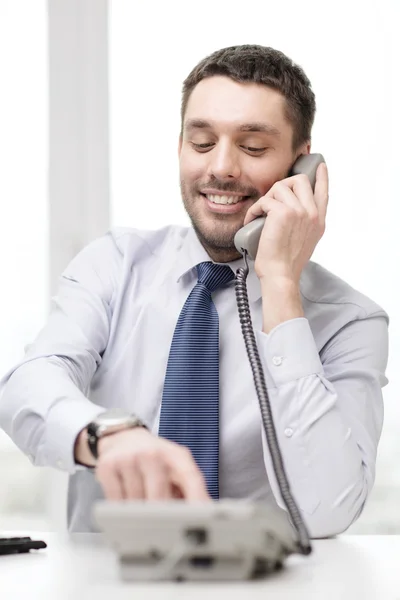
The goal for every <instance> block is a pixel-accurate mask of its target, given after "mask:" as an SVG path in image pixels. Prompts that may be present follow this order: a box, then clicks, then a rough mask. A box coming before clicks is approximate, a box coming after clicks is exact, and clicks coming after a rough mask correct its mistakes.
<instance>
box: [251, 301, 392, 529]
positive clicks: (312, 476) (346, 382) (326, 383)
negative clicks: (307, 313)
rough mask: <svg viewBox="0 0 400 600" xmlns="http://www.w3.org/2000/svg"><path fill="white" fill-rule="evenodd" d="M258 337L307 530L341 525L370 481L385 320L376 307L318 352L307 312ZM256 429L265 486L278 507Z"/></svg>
mask: <svg viewBox="0 0 400 600" xmlns="http://www.w3.org/2000/svg"><path fill="white" fill-rule="evenodd" d="M257 343H258V345H259V349H260V353H261V356H262V357H263V359H264V360H263V362H264V364H265V366H266V368H265V374H266V378H267V386H268V391H269V397H270V402H271V409H272V413H273V417H274V423H275V428H276V432H277V437H278V441H279V445H280V448H281V452H282V456H283V460H284V464H285V468H286V473H287V476H288V479H289V482H290V484H291V490H292V493H293V495H294V497H295V499H296V500H297V502H298V505H299V509H300V510H301V511H302V513H303V516H304V519H305V522H306V523H307V525H308V527H309V530H310V534H311V536H312V537H326V536H330V535H334V534H337V533H340V532H342V531H344V530H345V529H347V528H348V527H349V526H350V525H351V523H353V522H354V521H355V520H356V519H357V517H358V516H359V515H360V513H361V511H362V509H363V507H364V505H365V502H366V500H367V497H368V494H369V492H370V491H371V489H372V486H373V482H374V477H375V462H376V454H377V446H378V442H379V437H380V434H381V429H382V421H383V400H382V392H381V388H382V387H383V385H385V384H386V383H387V379H386V377H385V375H384V373H385V369H386V364H387V355H388V329H387V320H386V318H385V317H384V316H383V314H382V313H379V314H377V315H371V316H369V317H365V319H360V320H357V321H353V322H351V323H349V324H348V325H347V326H346V327H344V328H343V329H341V330H340V331H339V332H338V333H337V334H336V335H335V336H334V337H333V339H331V340H330V341H329V343H328V344H327V345H326V346H325V347H324V348H323V350H322V352H321V356H320V355H319V353H318V349H317V348H316V345H315V341H314V338H313V336H312V333H311V329H310V326H309V323H308V321H307V320H306V319H305V318H295V319H293V320H290V321H286V322H283V323H281V324H280V325H278V326H277V327H275V328H274V329H273V330H272V331H271V332H270V334H269V335H266V334H265V333H262V332H258V333H257ZM276 356H279V357H282V361H281V362H279V361H276V360H275V361H274V360H273V358H274V357H276ZM262 435H263V448H264V460H265V465H266V469H267V472H268V476H269V479H270V483H271V487H272V490H273V492H274V495H275V498H276V500H277V502H278V504H279V505H280V506H282V507H283V503H282V499H281V497H280V492H279V488H278V485H277V482H276V478H275V474H274V471H273V467H272V462H271V459H270V454H269V450H268V447H267V443H266V439H265V435H264V432H263V433H262Z"/></svg>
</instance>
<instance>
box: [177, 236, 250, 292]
mask: <svg viewBox="0 0 400 600" xmlns="http://www.w3.org/2000/svg"><path fill="white" fill-rule="evenodd" d="M204 261H211V262H215V261H213V260H212V259H211V257H210V256H209V254H208V253H207V252H206V250H205V249H204V247H203V246H202V245H201V243H200V241H199V239H198V237H197V235H196V232H195V231H194V229H193V227H189V228H188V230H187V234H186V236H185V237H184V239H183V241H182V244H181V246H180V248H179V250H178V256H177V260H176V263H175V269H174V273H175V276H176V281H177V282H179V281H180V280H181V279H183V278H184V277H186V276H189V277H193V271H194V269H195V267H196V265H198V264H199V263H201V262H204ZM248 263H249V274H248V275H247V279H246V285H247V292H248V296H249V300H250V301H251V302H255V301H256V300H258V299H259V298H261V286H260V281H259V279H258V277H257V275H256V272H255V271H254V261H252V260H249V261H248ZM220 264H224V265H228V266H229V267H231V269H232V271H233V272H234V273H236V271H237V269H238V268H239V267H242V266H244V260H243V259H242V258H239V259H238V260H234V261H230V262H227V263H220Z"/></svg>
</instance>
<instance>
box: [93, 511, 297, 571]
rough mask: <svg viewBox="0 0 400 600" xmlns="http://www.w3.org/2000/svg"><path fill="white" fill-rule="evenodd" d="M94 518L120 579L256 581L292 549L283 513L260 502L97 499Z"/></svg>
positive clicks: (292, 540)
mask: <svg viewBox="0 0 400 600" xmlns="http://www.w3.org/2000/svg"><path fill="white" fill-rule="evenodd" d="M94 516H95V520H96V521H97V523H98V525H99V527H100V529H101V530H102V531H103V533H104V535H105V538H106V539H107V541H109V542H110V543H111V545H112V546H113V548H114V550H115V551H116V553H117V556H118V561H119V570H120V576H121V578H122V579H123V580H125V581H156V580H162V581H166V580H168V581H186V580H188V581H235V580H245V579H256V578H261V577H265V576H267V575H268V574H270V573H273V572H275V571H277V570H279V569H281V568H282V567H283V566H284V563H285V560H286V558H287V557H288V556H289V555H290V554H293V553H295V552H297V551H298V550H297V545H296V538H295V535H294V530H293V528H292V527H291V525H290V523H289V520H288V517H287V514H286V513H285V512H284V511H283V510H281V509H280V508H278V507H277V506H272V507H271V506H268V505H265V504H261V503H252V502H249V501H241V500H237V501H235V500H219V501H216V502H211V503H194V502H187V501H183V500H173V501H170V502H163V501H160V502H149V501H121V502H109V501H101V502H98V503H97V504H96V505H95V507H94Z"/></svg>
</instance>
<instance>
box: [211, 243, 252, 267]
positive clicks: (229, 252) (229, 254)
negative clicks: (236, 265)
mask: <svg viewBox="0 0 400 600" xmlns="http://www.w3.org/2000/svg"><path fill="white" fill-rule="evenodd" d="M202 245H203V248H204V249H205V250H206V252H207V254H208V255H209V257H210V258H211V259H212V260H213V261H215V262H219V263H226V262H231V261H233V260H238V259H239V258H242V255H241V254H240V252H238V251H237V250H236V248H211V247H210V246H207V245H205V244H202Z"/></svg>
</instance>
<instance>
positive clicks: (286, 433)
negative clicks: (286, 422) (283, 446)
mask: <svg viewBox="0 0 400 600" xmlns="http://www.w3.org/2000/svg"><path fill="white" fill-rule="evenodd" d="M285 435H286V437H292V435H293V429H291V428H290V427H287V428H286V429H285Z"/></svg>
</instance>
